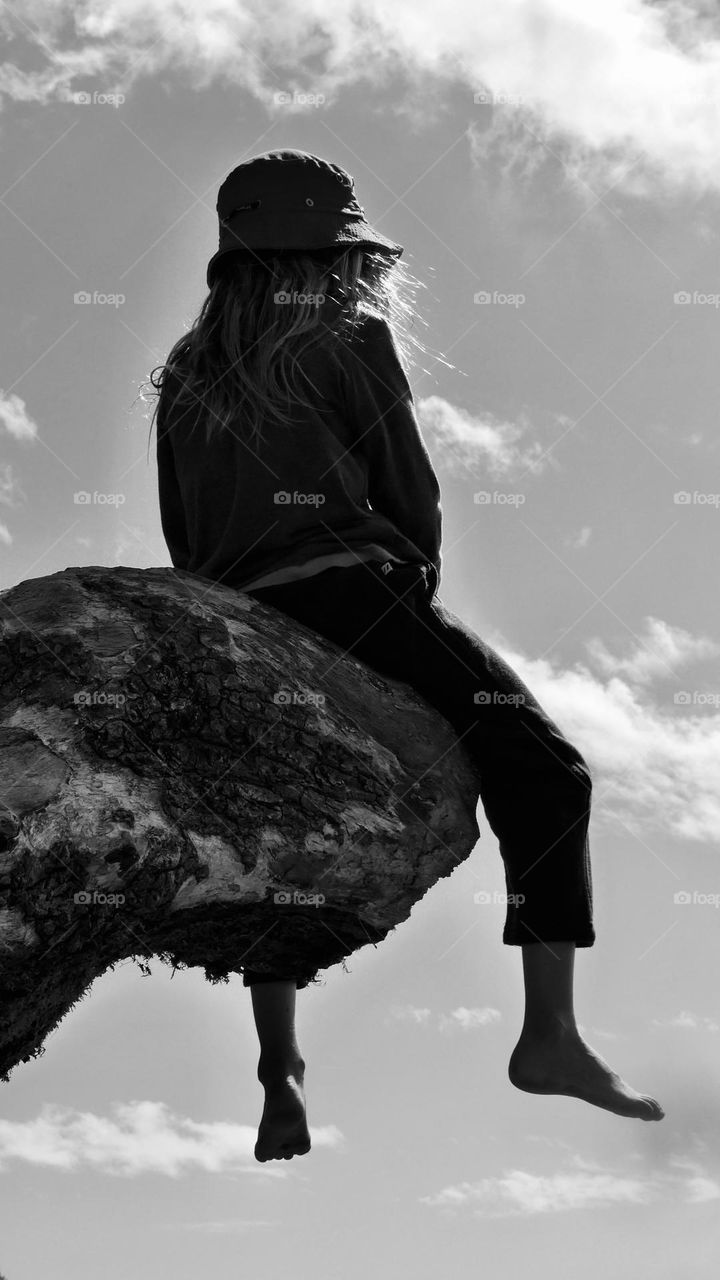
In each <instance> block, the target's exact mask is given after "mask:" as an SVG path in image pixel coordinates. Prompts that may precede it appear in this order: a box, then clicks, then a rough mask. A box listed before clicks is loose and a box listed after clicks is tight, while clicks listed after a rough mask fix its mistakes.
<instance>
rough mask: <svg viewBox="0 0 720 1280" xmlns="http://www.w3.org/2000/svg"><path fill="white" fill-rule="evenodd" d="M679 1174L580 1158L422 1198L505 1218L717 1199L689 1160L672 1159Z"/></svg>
mask: <svg viewBox="0 0 720 1280" xmlns="http://www.w3.org/2000/svg"><path fill="white" fill-rule="evenodd" d="M669 1163H670V1164H672V1165H675V1166H676V1167H677V1168H678V1169H680V1170H681V1172H678V1173H675V1172H672V1171H670V1170H668V1171H659V1172H657V1173H653V1174H649V1175H646V1176H644V1177H627V1176H625V1175H623V1174H620V1173H618V1172H616V1171H615V1170H611V1169H605V1170H603V1169H602V1168H601V1167H600V1166H599V1165H596V1164H594V1163H592V1162H588V1161H585V1160H583V1159H581V1158H580V1157H579V1156H576V1157H575V1158H574V1160H572V1161H571V1162H570V1164H571V1165H572V1168H569V1169H566V1170H561V1171H560V1172H558V1173H550V1174H536V1173H528V1172H526V1171H525V1170H522V1169H512V1170H510V1171H509V1172H507V1173H505V1174H503V1176H502V1177H494V1178H481V1179H480V1180H479V1181H477V1182H461V1183H458V1184H456V1185H455V1186H449V1187H444V1188H443V1189H442V1190H441V1191H439V1192H437V1193H436V1194H434V1195H430V1196H422V1197H421V1200H422V1202H423V1203H424V1204H428V1205H431V1206H433V1207H438V1208H443V1209H447V1208H461V1207H464V1206H467V1207H468V1208H470V1209H472V1210H473V1211H474V1212H475V1214H476V1215H478V1216H480V1217H509V1216H517V1215H529V1214H540V1213H559V1212H567V1211H569V1210H572V1209H596V1208H602V1207H609V1206H611V1205H614V1204H648V1203H650V1202H654V1201H658V1200H667V1201H668V1202H673V1201H677V1200H678V1199H681V1200H683V1201H684V1202H685V1203H687V1204H697V1203H699V1202H701V1201H707V1200H715V1199H718V1197H720V1184H719V1183H718V1182H717V1181H716V1180H715V1179H714V1178H711V1177H708V1176H707V1174H706V1173H705V1171H704V1170H702V1169H701V1168H700V1167H699V1166H698V1165H696V1164H694V1163H693V1162H692V1161H689V1160H684V1159H671V1160H670V1161H669Z"/></svg>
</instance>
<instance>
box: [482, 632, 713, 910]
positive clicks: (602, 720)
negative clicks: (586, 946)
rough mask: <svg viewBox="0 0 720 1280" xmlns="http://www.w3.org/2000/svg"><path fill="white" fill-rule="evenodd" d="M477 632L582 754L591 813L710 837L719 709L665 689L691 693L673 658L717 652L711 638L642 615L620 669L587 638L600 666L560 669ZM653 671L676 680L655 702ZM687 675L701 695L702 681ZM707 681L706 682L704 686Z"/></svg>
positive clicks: (496, 637)
mask: <svg viewBox="0 0 720 1280" xmlns="http://www.w3.org/2000/svg"><path fill="white" fill-rule="evenodd" d="M487 638H488V640H489V642H490V643H491V644H492V645H493V646H494V647H495V648H496V649H498V650H499V651H500V652H501V653H502V656H503V657H504V658H505V659H506V661H507V662H509V663H510V666H511V667H513V668H514V669H515V671H517V673H518V675H519V676H520V677H521V678H522V680H524V681H525V683H526V684H527V685H528V686H529V687H530V688H531V689H532V691H533V693H534V695H535V697H536V698H537V699H538V701H539V702H540V703H541V704H542V705H543V706H544V707H545V708H546V710H547V711H548V713H549V715H551V716H552V717H553V719H555V720H556V721H557V722H558V724H559V725H560V726H561V728H562V730H563V732H564V733H565V734H566V735H567V736H568V737H569V738H570V739H571V741H573V742H575V743H576V744H577V746H578V747H579V749H580V750H581V751H582V752H583V754H584V755H585V756H586V759H587V760H588V764H589V765H590V767H591V770H592V771H593V773H594V776H595V781H596V783H599V784H601V785H600V786H598V787H597V791H598V792H600V791H601V790H602V793H603V797H604V798H603V804H602V806H597V808H596V814H597V816H598V817H600V816H601V813H602V812H603V811H604V812H607V813H615V814H617V816H618V817H619V818H620V819H621V820H622V821H623V822H624V823H625V824H626V825H627V826H628V827H629V828H630V829H633V828H635V829H638V828H639V826H640V825H642V827H643V828H645V829H646V830H648V831H653V830H662V831H664V832H671V833H672V834H673V835H676V836H680V837H682V838H684V839H688V840H701V841H711V842H716V841H717V840H718V838H719V837H720V789H719V788H718V783H717V762H718V758H720V715H718V712H717V709H715V708H714V707H713V706H712V705H703V706H699V704H696V705H698V706H699V710H697V711H694V710H692V708H691V706H690V705H679V704H678V705H675V704H674V702H673V697H674V693H675V692H678V693H680V692H682V693H685V694H687V693H692V690H691V689H689V688H688V686H689V685H690V684H691V682H690V681H688V680H687V678H684V679H681V675H680V666H681V665H682V664H683V663H685V662H687V661H689V660H690V659H692V660H695V659H696V658H697V657H698V656H699V655H700V654H701V653H702V654H703V656H707V655H708V654H710V653H712V652H717V648H718V647H717V646H716V645H715V644H714V642H712V641H709V640H706V639H704V638H693V637H692V636H691V635H689V633H688V632H686V631H683V630H681V629H680V628H674V627H672V626H671V625H669V624H666V623H663V622H660V621H658V620H657V619H654V618H648V619H646V621H645V638H643V636H642V635H640V636H637V638H636V640H635V642H634V644H632V643H631V645H630V651H629V653H628V654H627V655H626V656H625V657H623V658H620V659H619V661H618V664H617V665H618V670H619V671H620V672H622V675H623V676H624V678H621V675H620V674H617V673H614V674H613V673H612V666H613V660H612V659H611V658H610V657H609V655H608V652H607V650H606V649H605V648H604V646H602V645H600V644H599V643H598V642H597V641H591V642H590V643H589V644H588V650H589V652H590V655H591V658H593V659H594V660H595V661H597V662H598V664H599V665H600V667H601V669H602V670H601V675H597V674H595V673H594V672H593V671H592V670H590V668H589V667H588V666H587V665H586V664H584V663H582V662H578V663H576V664H575V665H574V666H573V667H570V668H563V667H562V666H560V665H559V664H558V663H556V662H553V661H552V659H550V658H535V659H533V658H528V657H526V656H525V655H524V654H522V653H520V652H519V651H518V650H516V649H515V648H513V646H512V645H510V644H508V643H506V642H505V640H504V639H503V638H502V637H501V636H499V635H495V634H492V632H489V633H488V637H487ZM661 672H662V674H663V675H665V676H668V678H669V677H670V676H674V678H675V680H676V684H675V688H674V689H671V690H670V693H669V695H668V697H667V698H666V702H665V706H663V705H662V703H661V702H660V700H659V699H658V698H657V697H656V698H655V700H653V699H652V698H651V697H650V696H649V694H648V691H647V689H646V688H645V687H644V686H646V685H647V684H648V682H649V680H650V677H651V676H654V675H657V674H659V673H661ZM605 675H607V677H608V678H607V679H603V678H602V677H603V676H605ZM692 683H697V684H698V690H699V692H700V693H701V694H702V693H703V685H702V684H701V683H699V682H692ZM716 684H717V682H716V681H715V682H714V684H713V682H712V681H710V682H709V684H708V691H709V692H710V693H713V692H716V691H717V690H715V685H716ZM666 708H667V709H666ZM678 887H682V886H678Z"/></svg>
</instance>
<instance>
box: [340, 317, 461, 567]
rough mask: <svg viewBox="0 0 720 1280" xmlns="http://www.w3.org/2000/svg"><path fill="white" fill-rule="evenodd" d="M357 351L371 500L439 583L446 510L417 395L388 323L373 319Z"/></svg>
mask: <svg viewBox="0 0 720 1280" xmlns="http://www.w3.org/2000/svg"><path fill="white" fill-rule="evenodd" d="M364 330H365V333H364V337H363V339H362V341H361V342H359V343H358V344H357V346H354V347H353V355H352V358H351V360H350V363H349V383H348V387H347V396H348V412H349V414H350V417H351V421H352V423H353V427H354V429H355V431H356V444H355V446H354V447H355V448H356V449H357V451H358V452H359V453H360V454H361V455H362V456H363V457H364V458H365V459H366V461H367V469H368V501H369V502H370V505H371V507H372V508H373V510H374V511H380V512H382V514H383V515H384V516H387V518H388V520H391V521H392V523H393V524H394V525H395V527H396V528H397V529H399V530H400V532H401V533H403V534H404V535H405V537H406V538H409V539H410V541H411V542H414V543H415V546H416V547H418V548H419V550H420V551H421V552H422V553H423V555H425V556H427V558H428V560H429V561H430V562H431V563H432V564H433V565H434V566H435V570H436V573H437V585H436V589H437V586H439V583H440V569H441V555H440V544H441V541H442V506H441V503H440V498H441V493H440V485H439V482H438V478H437V476H436V474H435V471H434V468H433V465H432V462H431V460H430V455H429V453H428V450H427V447H426V445H425V441H424V440H423V437H422V435H421V432H420V427H419V425H418V421H417V417H416V414H415V404H414V400H413V394H412V391H411V389H410V384H409V382H408V379H407V376H406V374H405V370H404V369H403V366H402V364H401V362H400V356H399V352H398V348H397V344H396V342H395V339H394V337H393V334H392V330H391V328H390V326H389V325H388V324H387V322H386V321H385V320H378V319H375V318H370V319H369V320H366V322H365V325H364Z"/></svg>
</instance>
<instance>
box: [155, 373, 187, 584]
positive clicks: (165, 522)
mask: <svg viewBox="0 0 720 1280" xmlns="http://www.w3.org/2000/svg"><path fill="white" fill-rule="evenodd" d="M169 390H170V388H169V386H168V384H167V382H165V383H164V385H163V390H162V392H161V394H160V403H159V406H158V411H157V417H156V419H155V424H156V429H157V468H158V497H159V501H160V523H161V525H162V531H163V536H164V538H165V542H166V543H167V548H168V551H169V552H170V559H171V560H172V562H173V566H174V568H175V569H186V568H187V565H188V562H189V560H190V547H189V545H188V532H187V523H186V520H185V508H184V507H183V502H182V494H181V492H180V485H179V484H178V478H177V472H176V470H175V459H174V457H173V451H172V445H171V443H170V432H169V431H167V430H166V429H165V427H166V420H165V419H166V414H165V409H166V405H167V403H168V401H167V393H168V392H169Z"/></svg>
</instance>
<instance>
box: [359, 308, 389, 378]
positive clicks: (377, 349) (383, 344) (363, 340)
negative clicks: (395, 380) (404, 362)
mask: <svg viewBox="0 0 720 1280" xmlns="http://www.w3.org/2000/svg"><path fill="white" fill-rule="evenodd" d="M347 346H348V348H349V350H350V351H351V352H352V353H354V354H356V355H357V356H358V357H360V358H361V359H362V361H363V363H364V364H366V365H367V364H370V365H371V367H373V368H377V367H379V366H384V365H386V364H387V363H388V362H391V363H395V361H396V360H397V357H398V346H397V342H396V339H395V334H394V333H393V330H392V326H391V325H390V323H389V321H387V320H386V319H385V318H384V316H380V315H377V314H376V313H374V312H363V313H361V315H359V316H358V318H357V320H356V321H355V322H354V323H353V324H352V325H350V326H349V328H348V330H347Z"/></svg>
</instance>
